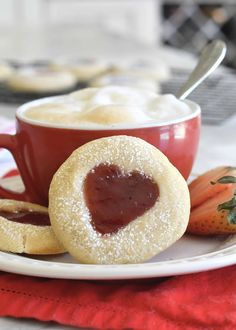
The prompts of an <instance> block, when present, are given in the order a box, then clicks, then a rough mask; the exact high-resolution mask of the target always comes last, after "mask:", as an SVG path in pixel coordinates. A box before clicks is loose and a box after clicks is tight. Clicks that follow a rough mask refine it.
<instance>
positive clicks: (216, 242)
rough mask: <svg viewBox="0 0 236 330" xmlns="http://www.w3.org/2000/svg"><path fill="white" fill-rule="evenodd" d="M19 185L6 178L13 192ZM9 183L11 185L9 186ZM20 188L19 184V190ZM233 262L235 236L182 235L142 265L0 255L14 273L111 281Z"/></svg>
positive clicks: (1, 264) (3, 266)
mask: <svg viewBox="0 0 236 330" xmlns="http://www.w3.org/2000/svg"><path fill="white" fill-rule="evenodd" d="M17 182H19V181H17V180H16V179H15V178H12V179H8V182H7V181H5V183H7V185H8V186H9V187H11V188H12V189H13V188H15V187H16V183H17ZM10 183H11V184H10ZM17 188H19V185H18V187H17ZM235 263H236V235H229V236H220V237H212V238H207V237H197V236H191V235H185V236H183V237H182V238H181V239H180V240H179V241H178V242H176V243H175V244H173V245H172V246H171V247H170V248H168V249H167V250H165V251H164V252H162V253H160V254H159V255H157V256H155V257H154V258H152V259H151V260H149V261H148V262H146V263H142V264H128V265H84V264H79V263H78V262H76V260H74V259H73V258H72V257H71V256H70V255H69V254H63V255H59V256H47V257H45V256H44V257H38V256H37V257H36V256H31V257H28V256H22V255H16V254H12V253H4V252H0V269H1V270H3V271H8V272H12V273H17V274H25V275H33V276H42V277H51V278H66V279H86V280H104V279H109V280H114V279H134V278H147V277H161V276H171V275H180V274H188V273H196V272H200V271H206V270H211V269H216V268H220V267H224V266H228V265H232V264H235Z"/></svg>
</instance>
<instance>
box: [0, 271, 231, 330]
mask: <svg viewBox="0 0 236 330" xmlns="http://www.w3.org/2000/svg"><path fill="white" fill-rule="evenodd" d="M0 315H2V316H14V317H30V318H32V317H33V318H36V319H38V320H43V321H46V320H47V321H48V320H53V321H56V322H58V323H62V324H67V325H73V326H78V327H86V328H95V329H146V330H154V329H161V330H162V329H163V330H196V329H199V330H210V329H211V330H212V329H219V330H222V329H223V330H233V329H236V266H231V267H227V268H222V269H218V270H215V271H209V272H203V273H199V274H193V275H184V276H178V277H174V278H170V279H166V280H164V279H162V280H160V279H150V280H141V281H118V282H115V281H111V282H109V281H106V282H105V281H103V282H94V281H93V282H89V281H75V280H53V279H45V278H34V277H28V276H20V275H13V274H6V273H2V274H1V275H0Z"/></svg>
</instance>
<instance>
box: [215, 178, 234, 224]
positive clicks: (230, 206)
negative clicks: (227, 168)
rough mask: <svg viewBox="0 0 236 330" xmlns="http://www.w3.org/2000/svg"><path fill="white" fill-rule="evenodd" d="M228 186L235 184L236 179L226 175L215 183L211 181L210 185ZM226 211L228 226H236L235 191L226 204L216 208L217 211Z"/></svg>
mask: <svg viewBox="0 0 236 330" xmlns="http://www.w3.org/2000/svg"><path fill="white" fill-rule="evenodd" d="M216 183H220V184H229V183H236V177H235V176H230V175H226V176H223V177H222V178H220V179H218V180H217V181H211V184H216ZM222 210H227V211H228V214H227V220H228V222H229V223H230V224H234V225H236V190H235V191H234V196H233V198H232V199H230V200H229V201H227V202H224V203H222V204H219V205H218V206H217V211H222Z"/></svg>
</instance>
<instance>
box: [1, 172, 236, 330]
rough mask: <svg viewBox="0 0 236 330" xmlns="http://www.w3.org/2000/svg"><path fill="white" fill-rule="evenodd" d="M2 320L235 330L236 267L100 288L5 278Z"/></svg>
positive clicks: (106, 283) (162, 329)
mask: <svg viewBox="0 0 236 330" xmlns="http://www.w3.org/2000/svg"><path fill="white" fill-rule="evenodd" d="M14 173H15V172H14ZM14 173H11V174H14ZM0 316H13V317H26V318H35V319H38V320H42V321H55V322H58V323H61V324H65V325H72V326H77V327H84V328H94V329H146V330H149V329H150V330H154V329H160V330H197V329H199V330H215V329H216V330H217V329H219V330H233V329H236V266H231V267H226V268H221V269H218V270H214V271H209V272H202V273H198V274H192V275H184V276H178V277H173V278H162V279H158V278H157V279H147V280H136V281H101V282H99V281H97V282H95V281H76V280H54V279H46V278H36V277H29V276H23V275H14V274H8V273H4V272H2V273H0Z"/></svg>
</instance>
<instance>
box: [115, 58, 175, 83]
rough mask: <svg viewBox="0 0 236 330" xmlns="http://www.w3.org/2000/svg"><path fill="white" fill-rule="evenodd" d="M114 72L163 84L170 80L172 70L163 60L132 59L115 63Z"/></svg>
mask: <svg viewBox="0 0 236 330" xmlns="http://www.w3.org/2000/svg"><path fill="white" fill-rule="evenodd" d="M113 72H114V73H119V74H125V75H131V76H133V77H139V78H146V79H148V78H149V79H153V80H155V81H157V82H163V81H166V80H168V79H169V78H170V69H169V67H168V65H167V64H166V63H165V62H163V61H162V60H160V59H158V60H148V59H137V60H134V59H131V60H128V61H127V60H126V61H123V62H122V61H120V62H117V63H114V66H113Z"/></svg>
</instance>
